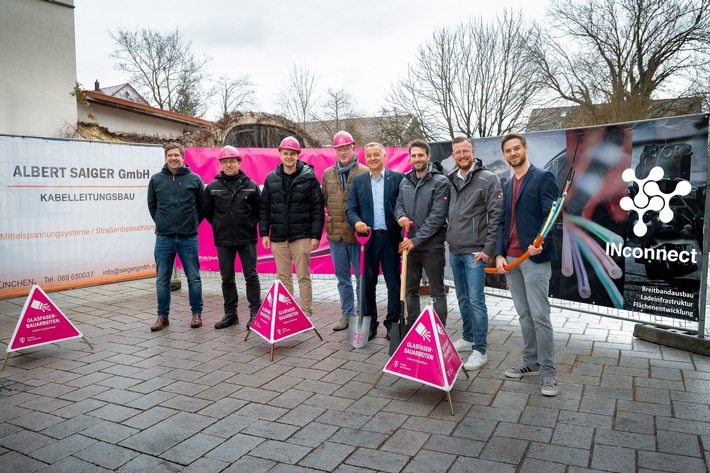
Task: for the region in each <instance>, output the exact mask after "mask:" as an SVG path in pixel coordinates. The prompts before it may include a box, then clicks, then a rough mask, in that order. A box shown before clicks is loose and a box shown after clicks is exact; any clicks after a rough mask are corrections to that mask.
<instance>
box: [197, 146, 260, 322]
mask: <svg viewBox="0 0 710 473" xmlns="http://www.w3.org/2000/svg"><path fill="white" fill-rule="evenodd" d="M217 159H219V164H220V167H221V168H222V170H221V172H220V173H219V174H217V175H216V176H215V178H214V181H212V182H211V183H210V184H209V185H207V187H206V188H205V193H204V197H203V198H202V205H203V214H204V215H205V218H206V219H207V221H208V222H209V223H210V225H212V235H213V237H214V246H215V248H216V249H217V260H218V261H219V274H220V276H221V277H222V297H223V298H224V318H223V319H222V320H220V321H219V322H217V323H216V324H215V326H214V328H216V329H222V328H225V327H229V326H230V325H234V324H238V323H239V317H238V316H237V302H238V296H237V285H236V283H235V281H234V261H235V260H236V257H237V254H238V255H239V261H240V262H241V265H242V273H243V274H244V281H245V282H246V293H247V300H248V301H249V322H247V329H248V328H249V326H250V325H251V321H252V320H253V319H254V316H255V315H256V313H257V312H258V311H259V307H260V306H261V287H260V285H259V275H258V274H257V272H256V243H257V233H256V224H257V222H258V221H259V209H260V207H261V193H260V192H259V186H258V185H257V184H256V182H254V181H253V180H251V179H249V176H247V175H246V174H244V171H242V170H241V169H240V168H241V164H242V157H241V155H240V153H239V150H238V149H237V148H235V147H233V146H225V147H224V148H222V149H221V150H220V152H219V155H218V156H217Z"/></svg>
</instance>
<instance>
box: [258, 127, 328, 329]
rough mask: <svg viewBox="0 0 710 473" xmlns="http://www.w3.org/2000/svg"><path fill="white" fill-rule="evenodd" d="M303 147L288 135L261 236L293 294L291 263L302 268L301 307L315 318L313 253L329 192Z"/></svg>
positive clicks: (270, 183) (268, 187)
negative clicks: (304, 155) (304, 157)
mask: <svg viewBox="0 0 710 473" xmlns="http://www.w3.org/2000/svg"><path fill="white" fill-rule="evenodd" d="M300 153H301V146H300V144H299V143H298V140H296V138H294V137H292V136H288V137H286V138H284V139H283V141H281V144H280V145H279V155H280V157H281V164H279V165H278V166H277V167H276V170H274V171H271V172H270V173H269V175H268V176H266V180H265V181H264V190H263V192H262V195H261V212H260V213H259V233H260V234H261V243H262V245H263V246H264V248H266V249H269V248H271V252H272V254H273V255H274V262H275V263H276V271H277V272H278V274H279V279H280V280H281V282H282V283H283V284H284V286H285V287H286V289H288V291H289V292H290V293H291V295H293V276H292V274H291V265H292V264H293V263H295V264H296V274H297V275H298V292H299V295H300V306H301V309H302V310H303V312H305V313H306V315H308V316H310V315H312V314H313V305H312V304H313V302H312V300H313V295H312V290H311V273H310V266H311V254H310V252H311V251H315V250H317V249H318V247H319V246H320V239H321V237H322V236H323V225H324V223H325V214H324V210H323V193H322V192H321V188H320V183H319V182H318V178H317V177H316V175H315V173H314V172H313V166H310V165H308V164H306V163H304V162H303V161H301V160H299V159H298V155H299V154H300Z"/></svg>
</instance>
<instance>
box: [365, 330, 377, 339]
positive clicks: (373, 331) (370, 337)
mask: <svg viewBox="0 0 710 473" xmlns="http://www.w3.org/2000/svg"><path fill="white" fill-rule="evenodd" d="M376 336H377V328H372V329H370V336H369V337H368V338H367V339H368V340H372V339H373V338H375V337H376Z"/></svg>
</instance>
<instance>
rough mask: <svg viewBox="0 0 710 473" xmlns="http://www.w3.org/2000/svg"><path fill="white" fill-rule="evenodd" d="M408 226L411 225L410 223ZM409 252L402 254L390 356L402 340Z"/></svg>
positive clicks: (405, 312) (405, 316)
mask: <svg viewBox="0 0 710 473" xmlns="http://www.w3.org/2000/svg"><path fill="white" fill-rule="evenodd" d="M410 225H413V224H411V223H410ZM404 238H409V227H404ZM408 254H409V250H404V251H403V252H402V276H401V278H400V280H401V283H400V286H399V322H397V323H396V324H394V325H392V328H391V329H390V347H389V350H388V353H389V355H390V356H392V355H393V354H394V352H395V351H397V347H399V344H400V343H402V339H403V338H404V336H405V335H406V334H405V328H404V322H405V319H406V318H407V255H408Z"/></svg>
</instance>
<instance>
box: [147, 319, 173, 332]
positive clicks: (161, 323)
mask: <svg viewBox="0 0 710 473" xmlns="http://www.w3.org/2000/svg"><path fill="white" fill-rule="evenodd" d="M168 325H170V321H169V320H168V318H167V317H158V320H156V321H155V323H154V324H153V326H152V327H150V331H151V332H157V331H159V330H163V329H164V328H165V327H167V326H168Z"/></svg>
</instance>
